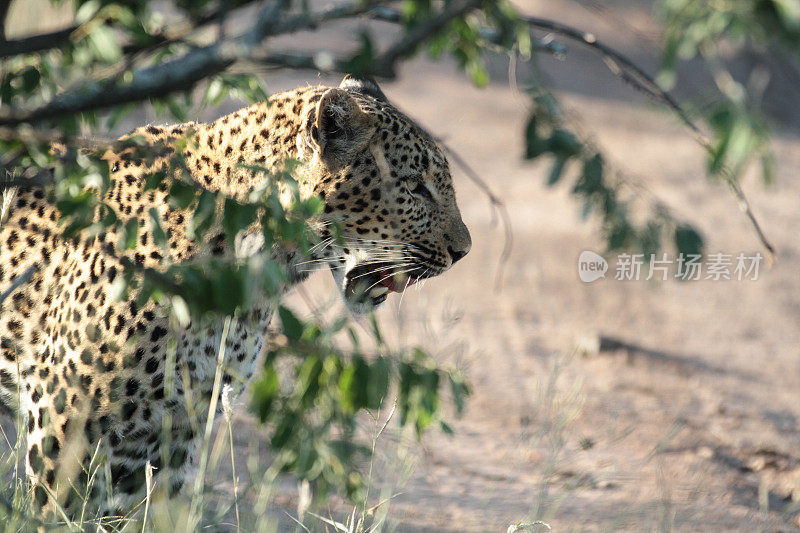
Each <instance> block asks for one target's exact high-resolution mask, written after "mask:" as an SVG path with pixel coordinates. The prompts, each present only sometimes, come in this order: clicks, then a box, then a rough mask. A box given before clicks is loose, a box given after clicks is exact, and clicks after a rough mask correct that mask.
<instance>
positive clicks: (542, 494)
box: [287, 0, 800, 532]
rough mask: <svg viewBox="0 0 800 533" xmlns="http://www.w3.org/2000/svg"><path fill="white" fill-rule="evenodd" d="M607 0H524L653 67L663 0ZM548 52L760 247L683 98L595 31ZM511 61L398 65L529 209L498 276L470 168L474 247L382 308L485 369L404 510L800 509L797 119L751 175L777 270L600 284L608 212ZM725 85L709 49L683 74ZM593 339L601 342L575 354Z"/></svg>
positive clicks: (450, 130)
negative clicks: (747, 276)
mask: <svg viewBox="0 0 800 533" xmlns="http://www.w3.org/2000/svg"><path fill="white" fill-rule="evenodd" d="M605 4H606V5H609V6H612V7H614V9H615V10H614V11H613V15H614V16H612V17H605V16H599V15H598V13H597V12H593V11H590V10H587V9H584V8H582V7H581V6H580V5H578V4H577V3H575V2H568V1H551V2H544V1H541V2H537V1H534V0H527V1H525V2H520V3H519V4H518V5H519V6H520V7H521V8H522V9H523V10H524V11H526V12H528V13H536V14H541V15H543V16H550V17H553V18H557V19H559V20H562V21H564V22H568V23H571V24H575V25H578V26H580V27H583V28H586V29H591V30H592V31H593V32H595V33H596V34H597V35H598V37H600V38H601V39H604V40H606V41H607V42H609V43H610V44H612V45H614V46H615V47H618V48H619V49H621V50H623V51H625V52H626V53H628V54H630V55H631V56H632V57H634V58H636V59H637V61H639V62H641V63H642V64H643V65H644V66H646V67H649V68H650V69H651V71H653V70H654V68H655V66H657V64H658V60H657V57H658V56H657V53H656V48H655V43H656V41H655V40H654V38H655V36H656V35H657V30H658V28H657V26H655V23H654V22H653V20H652V17H651V15H650V12H649V10H648V9H646V7H642V6H641V4H642V3H641V2H606V3H605ZM542 63H543V66H544V68H545V70H546V72H547V73H548V75H549V77H550V78H551V79H552V80H553V84H554V86H555V87H556V88H560V89H561V93H560V94H561V96H562V97H563V99H564V102H565V103H566V104H567V106H568V107H569V108H570V109H571V110H572V111H574V112H575V113H576V115H577V116H579V117H580V118H581V122H582V126H583V128H584V130H585V131H587V132H590V134H591V135H592V137H593V139H594V141H595V142H597V143H598V144H599V145H600V146H601V147H602V148H603V149H604V150H606V151H607V153H608V154H609V155H610V157H611V160H612V161H613V162H614V164H615V165H616V166H617V167H618V168H619V169H620V170H622V171H623V172H624V173H625V174H626V175H627V176H628V177H629V178H630V179H631V180H633V181H634V182H637V183H640V184H643V185H644V186H646V187H647V188H648V189H649V190H650V191H652V192H654V193H655V194H656V195H657V196H658V197H659V198H661V199H662V200H664V201H665V202H666V203H667V204H668V205H669V206H670V208H671V209H672V210H673V212H674V213H675V214H676V215H677V216H678V217H680V218H683V219H686V220H689V221H691V222H692V223H693V224H695V225H696V226H697V227H699V228H700V229H701V230H702V231H703V232H704V235H705V238H706V241H707V249H708V251H709V252H711V253H716V252H721V253H728V254H734V255H735V254H738V253H740V252H743V253H745V254H748V255H751V254H753V253H755V252H757V251H759V250H760V248H759V245H758V243H757V241H756V239H755V237H754V234H753V232H752V230H751V228H750V227H749V225H748V223H747V221H746V219H745V217H744V216H743V215H742V213H741V212H740V211H739V210H738V208H737V205H736V203H735V201H734V200H733V198H732V197H731V196H730V195H729V194H728V193H727V191H726V189H725V188H723V187H721V186H719V185H717V184H713V183H711V182H709V181H708V180H707V179H706V178H705V176H704V171H703V158H702V154H701V150H700V149H699V148H698V146H697V145H696V144H694V142H693V141H692V139H691V137H690V136H689V135H688V134H687V132H686V131H685V130H684V129H682V128H681V127H680V126H678V125H677V124H676V122H675V121H674V120H673V119H672V118H670V117H669V116H668V115H667V114H666V113H664V112H663V111H662V110H660V109H656V108H654V107H653V106H652V105H651V104H650V103H649V102H647V101H645V100H643V99H642V98H641V97H640V96H639V95H637V94H636V93H635V92H633V91H632V90H631V89H629V88H628V87H626V86H624V85H623V84H621V83H620V82H619V81H617V80H616V79H615V78H613V77H612V76H611V75H609V74H608V73H607V71H606V70H605V68H604V66H603V64H602V62H601V60H600V59H598V58H596V57H594V56H592V55H591V54H589V53H585V52H583V51H581V50H579V49H577V48H576V47H575V46H570V51H569V53H568V55H567V59H566V61H561V62H559V61H556V60H554V59H550V58H545V59H543V60H542ZM494 70H495V74H497V76H496V77H495V80H496V81H495V82H494V83H492V84H491V85H490V86H489V87H487V88H485V89H483V90H479V89H476V88H474V87H472V86H470V85H469V84H468V83H466V82H465V81H464V78H463V76H461V75H459V74H458V73H457V72H456V71H455V69H454V68H453V67H452V66H450V65H449V64H448V63H447V62H444V63H435V64H434V63H431V62H429V61H427V60H424V59H422V60H417V61H414V62H412V63H411V64H409V65H407V66H405V67H404V69H403V71H402V77H401V78H400V80H399V81H397V82H396V83H387V84H385V85H384V90H385V92H386V93H387V95H388V96H389V98H390V99H391V100H393V101H394V102H395V103H396V104H397V105H399V106H400V107H401V108H403V109H405V110H406V111H407V112H409V113H410V114H411V115H412V116H414V117H415V118H417V119H418V120H419V121H420V122H421V123H422V124H423V125H424V126H426V127H427V128H428V129H430V131H432V132H434V133H435V134H436V135H439V136H442V137H444V138H446V139H447V141H448V142H449V143H450V145H451V146H452V147H453V148H455V149H456V150H457V151H458V152H460V153H461V154H462V155H464V156H465V157H466V158H467V159H468V160H469V162H470V164H472V165H473V166H474V167H475V169H476V170H477V171H478V172H479V173H480V174H481V176H483V178H484V179H485V180H486V181H487V182H488V183H489V184H490V185H491V187H492V188H493V190H494V191H495V192H496V193H497V194H498V195H499V196H500V197H501V198H503V200H504V201H505V203H506V205H507V207H508V210H509V212H510V215H511V219H512V224H513V230H514V247H513V251H512V253H511V257H510V259H509V261H508V263H507V265H506V267H505V270H504V273H505V275H504V282H503V284H502V286H501V287H499V288H495V286H494V280H495V276H496V273H497V259H498V256H499V253H500V251H501V249H502V245H503V236H502V232H501V230H500V228H499V227H498V226H497V225H496V224H493V217H492V213H491V210H490V208H489V207H488V204H487V202H486V200H485V198H484V197H483V196H482V195H481V193H480V192H479V191H478V190H477V189H476V187H475V186H474V185H473V184H471V183H470V182H469V181H468V180H467V179H466V178H465V177H464V176H463V174H461V173H459V172H456V174H455V181H456V187H457V190H458V198H459V202H460V205H461V208H462V212H463V215H464V220H465V222H466V223H467V225H468V226H469V228H470V230H471V232H472V235H473V241H474V244H473V248H472V252H471V253H470V254H469V255H468V256H467V257H466V258H465V259H464V260H463V261H462V262H460V263H459V264H458V265H456V266H455V267H454V268H453V270H452V271H451V272H450V273H448V274H447V275H445V276H443V277H442V278H441V279H437V280H434V281H431V282H429V283H428V284H427V285H426V286H425V287H424V289H423V290H421V291H410V292H409V294H407V295H406V296H405V297H404V299H403V303H402V307H401V308H400V310H398V298H397V297H394V300H392V301H390V302H389V303H388V304H387V305H386V306H385V309H382V310H381V311H380V312H379V317H380V319H381V322H382V325H383V327H384V329H386V330H389V331H393V332H396V336H397V338H401V339H403V342H406V343H421V344H422V345H424V346H426V347H428V348H429V349H430V350H431V351H433V352H434V353H440V354H441V357H442V359H443V360H445V361H447V362H451V363H452V362H456V361H458V362H460V364H461V365H463V366H466V367H467V368H468V372H469V376H470V379H471V382H472V385H473V391H474V394H473V395H472V397H471V399H470V401H469V403H468V406H467V410H466V413H465V414H464V416H463V417H462V418H461V419H460V420H455V421H453V423H452V426H453V428H454V430H455V436H454V437H447V436H444V435H441V434H437V433H436V432H434V433H432V434H429V435H428V436H427V437H426V438H425V439H424V441H423V450H422V453H421V454H419V456H418V458H417V460H416V461H415V463H414V464H415V469H414V470H413V474H412V475H411V477H410V480H409V481H408V482H407V483H406V484H404V485H403V484H400V483H399V482H398V485H399V487H398V488H397V490H399V491H403V494H402V495H400V496H398V497H396V498H395V499H394V500H393V501H392V504H391V509H390V513H389V514H390V517H391V519H392V521H393V522H394V523H395V524H396V526H397V530H398V531H454V532H455V531H476V532H478V531H506V529H507V527H508V526H509V525H510V524H513V523H518V522H531V521H534V520H543V521H544V522H546V523H547V524H549V525H550V526H551V527H552V528H553V530H554V531H575V530H577V531H584V530H586V531H606V530H626V531H649V530H675V531H728V530H742V531H752V530H759V529H763V530H768V531H789V530H797V529H800V522H798V506H797V505H793V504H792V501H791V498H792V495H793V496H794V498H795V499H800V454H798V449H800V448H799V447H798V445H799V444H800V390H798V385H797V384H798V378H800V328H799V327H798V326H800V274H798V267H797V265H798V258H799V257H800V244H798V241H797V232H798V230H800V209H798V207H800V202H799V201H798V200H800V196H799V195H800V183H798V181H797V179H796V169H797V168H798V165H799V164H800V142H798V139H797V137H796V135H795V133H794V131H796V130H792V129H791V127H782V129H780V132H781V133H779V134H778V135H777V138H776V141H775V152H776V158H777V180H776V183H775V185H774V186H772V187H771V188H766V189H765V188H764V187H762V186H761V185H760V183H759V182H758V180H757V179H756V177H755V176H749V177H748V178H746V180H745V182H744V187H745V189H746V190H747V192H748V194H749V195H750V198H751V201H752V203H753V205H754V208H755V209H756V211H757V212H758V213H759V215H760V217H761V219H762V222H763V225H764V227H765V229H766V231H767V232H768V234H769V237H770V238H771V239H772V240H773V241H774V244H775V245H776V247H777V250H778V254H777V262H776V263H775V265H774V266H772V267H771V268H762V270H761V271H760V275H759V279H758V280H757V281H735V280H731V281H710V280H709V281H696V282H684V283H682V282H677V281H672V280H670V281H666V282H660V283H648V282H646V281H638V282H636V281H628V282H623V281H616V280H614V279H613V266H612V271H610V272H609V274H610V276H609V277H608V278H607V279H604V280H599V281H597V282H594V283H591V284H586V283H582V282H581V281H580V280H579V278H578V274H577V258H578V255H579V254H580V252H581V251H583V250H596V251H601V250H602V240H601V239H600V237H599V235H598V232H597V226H596V224H595V222H594V221H593V220H589V221H583V220H582V219H581V217H580V209H579V206H578V205H577V204H576V202H574V201H573V200H572V199H571V198H570V197H569V195H568V187H566V186H561V187H556V188H554V189H548V188H547V187H545V186H544V185H543V182H544V177H545V175H546V174H545V173H546V171H547V169H548V167H547V165H546V164H526V163H524V162H521V161H520V154H521V151H522V141H521V132H522V128H523V124H524V119H525V115H526V113H525V111H526V98H525V97H524V95H519V94H518V93H515V91H514V90H513V89H512V88H511V87H510V86H509V84H508V82H507V76H506V71H505V66H504V65H503V64H500V65H499V66H498V67H497V68H496V69H494ZM301 79H302V78H296V80H297V81H300V80H301ZM305 79H306V80H308V78H305ZM292 81H295V80H292ZM322 81H329V80H328V79H323V80H322ZM331 81H332V80H331ZM312 83H313V81H312ZM287 84H288V82H287ZM707 86H708V85H707V80H705V79H704V78H703V76H701V75H697V74H696V73H694V72H691V71H688V72H686V73H684V74H683V75H682V77H681V80H680V88H679V89H678V91H677V94H678V95H683V96H684V97H685V96H689V95H695V96H696V95H697V94H698V93H699V92H702V91H704V90H705V88H706V87H707ZM781 98H782V99H784V100H781ZM786 99H788V100H789V101H791V99H794V101H795V102H796V99H797V93H796V92H793V91H792V90H789V91H779V92H778V93H777V94H776V95H775V97H774V99H771V100H770V103H771V104H775V105H777V104H776V102H781V101H785V100H786ZM782 118H784V119H785V118H787V116H786V114H784V115H782ZM328 278H329V276H328V275H327V274H318V275H317V276H316V277H315V278H314V279H313V280H312V281H311V282H310V283H309V286H308V287H307V289H308V290H309V291H311V292H313V293H315V294H317V293H319V292H324V291H328V294H330V293H331V292H330V291H332V290H333V289H332V285H331V283H330V280H329V279H328ZM601 339H602V342H601ZM576 344H578V345H581V346H588V347H590V348H591V347H592V344H595V347H596V346H597V345H598V344H599V345H600V348H601V349H600V350H599V351H598V350H589V353H588V354H586V355H572V356H570V354H571V353H573V348H574V347H575V345H576ZM379 446H380V445H379ZM386 448H387V449H389V450H390V449H391V448H392V446H391V444H387V445H386ZM386 453H387V454H391V453H392V452H391V451H387V452H386ZM389 462H390V463H391V459H389ZM394 466H395V468H397V464H395V465H394ZM387 478H390V479H395V481H397V478H393V477H392V475H389V474H387ZM543 527H544V526H536V528H535V530H543Z"/></svg>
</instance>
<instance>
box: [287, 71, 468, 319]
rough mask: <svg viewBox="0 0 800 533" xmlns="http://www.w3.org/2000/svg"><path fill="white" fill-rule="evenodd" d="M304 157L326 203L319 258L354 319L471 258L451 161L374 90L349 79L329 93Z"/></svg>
mask: <svg viewBox="0 0 800 533" xmlns="http://www.w3.org/2000/svg"><path fill="white" fill-rule="evenodd" d="M298 149H299V153H300V155H301V158H302V159H305V160H306V161H307V162H308V165H307V167H306V173H307V176H308V181H307V183H309V184H310V185H309V187H310V188H311V189H312V190H313V192H315V193H316V194H318V195H319V196H320V197H321V198H322V199H323V200H324V203H325V208H324V214H323V221H324V224H325V226H324V227H323V228H322V229H321V230H320V237H321V239H322V240H321V242H320V243H319V244H318V245H317V246H316V247H315V249H314V250H313V251H314V254H315V256H316V257H317V258H318V259H324V260H325V261H326V262H327V263H328V264H329V265H330V268H331V271H332V272H333V275H334V278H335V279H336V281H337V284H338V285H339V288H340V289H341V291H342V294H343V295H344V298H345V300H346V302H347V303H348V305H349V307H350V308H351V309H352V310H354V311H355V312H365V311H367V310H370V309H372V308H374V307H376V306H378V305H380V304H381V303H383V302H384V301H385V300H386V298H387V296H388V294H389V293H391V292H402V291H403V290H405V289H406V288H408V287H410V286H411V285H413V284H415V283H417V282H419V281H420V280H424V279H426V278H431V277H434V276H438V275H439V274H441V273H443V272H445V271H446V270H447V269H449V268H450V267H451V266H452V265H453V264H454V263H455V262H456V261H458V260H459V259H461V258H463V257H464V256H465V255H466V254H467V252H469V249H470V246H471V244H472V241H471V238H470V235H469V231H468V230H467V227H466V226H465V225H464V222H463V221H462V220H461V213H460V212H459V209H458V205H457V204H456V197H455V191H454V190H453V182H452V178H451V176H450V169H449V166H448V163H447V158H446V157H445V155H444V153H442V150H441V149H440V148H439V146H437V144H436V142H435V141H434V139H433V138H432V137H431V136H430V135H429V134H428V133H426V132H425V131H424V130H423V129H422V128H421V127H419V126H418V125H417V124H415V123H414V121H412V120H411V119H410V118H408V117H407V116H405V115H404V114H402V113H401V112H400V111H398V110H397V109H396V108H395V107H394V106H392V105H391V104H390V103H389V102H388V100H387V99H386V96H385V95H384V94H383V92H382V91H381V90H380V88H379V87H378V86H377V84H376V83H375V82H374V81H372V80H365V79H355V78H349V77H348V78H345V80H344V81H343V82H342V84H341V85H340V86H339V87H338V88H330V89H327V90H324V92H321V93H320V95H319V98H318V100H317V101H316V103H315V105H314V106H313V107H311V108H310V109H309V110H308V111H307V113H306V116H305V117H304V119H303V122H302V127H301V131H300V135H299V136H298ZM334 221H335V222H336V224H333V222H334ZM334 227H335V228H338V229H340V230H341V235H336V234H335V233H336V232H335V231H334V229H333V228H334Z"/></svg>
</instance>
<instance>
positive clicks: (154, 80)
mask: <svg viewBox="0 0 800 533" xmlns="http://www.w3.org/2000/svg"><path fill="white" fill-rule="evenodd" d="M471 1H473V2H475V1H477V0H471ZM372 7H374V3H372V4H362V3H350V4H346V5H343V6H338V7H333V8H329V9H326V10H323V11H320V12H317V13H312V14H308V15H306V14H303V15H295V16H291V17H283V16H282V15H281V11H280V10H281V3H280V2H276V3H274V4H272V5H271V6H269V7H266V8H264V9H263V10H262V11H261V13H260V14H259V17H258V20H257V21H256V23H255V24H254V25H253V27H252V28H250V29H249V30H248V31H246V32H244V33H242V34H240V35H239V36H237V37H234V38H230V39H225V40H222V41H219V42H216V43H214V44H211V45H208V46H203V47H199V48H196V49H194V50H191V51H189V52H187V53H186V54H184V55H183V56H181V57H178V58H176V59H173V60H170V61H167V62H165V63H161V64H159V65H156V66H153V67H149V68H144V69H140V70H137V71H134V72H133V73H132V76H131V81H130V83H128V84H127V85H118V84H117V82H116V80H114V79H106V80H100V81H95V82H92V83H90V84H89V85H88V86H85V87H84V88H83V89H77V90H73V91H68V92H66V93H63V94H61V95H59V96H58V97H56V98H55V99H54V100H53V101H51V102H50V103H48V104H45V105H44V106H42V107H39V108H37V109H34V110H31V111H27V112H19V111H9V110H0V125H5V126H16V125H18V124H22V123H31V122H37V121H41V120H44V119H53V118H58V117H63V116H67V115H72V114H76V113H81V112H84V111H89V110H100V109H106V108H109V107H112V106H116V105H120V104H127V103H132V102H140V101H143V100H148V99H151V98H159V97H163V96H166V95H168V94H171V93H174V92H178V91H185V90H189V89H191V88H192V87H194V85H196V84H197V83H198V82H200V81H201V80H203V79H205V78H207V77H209V76H212V75H214V74H217V73H219V72H222V71H224V70H225V69H226V68H228V67H229V66H230V65H231V64H233V63H234V62H236V61H237V60H240V59H246V58H247V57H249V56H251V55H252V54H253V52H254V50H255V48H256V47H257V46H258V45H259V44H260V43H261V42H262V41H263V40H264V39H266V38H268V37H274V36H278V35H283V34H287V33H293V32H296V31H299V30H303V29H311V28H314V27H316V26H317V25H318V24H320V23H321V22H327V21H331V20H336V19H341V18H349V17H353V16H357V15H360V14H361V13H364V12H365V11H367V10H368V9H370V8H372Z"/></svg>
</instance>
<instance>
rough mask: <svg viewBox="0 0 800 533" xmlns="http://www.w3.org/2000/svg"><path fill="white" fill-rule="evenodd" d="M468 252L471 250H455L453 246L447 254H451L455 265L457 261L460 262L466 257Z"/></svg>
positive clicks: (449, 247)
mask: <svg viewBox="0 0 800 533" xmlns="http://www.w3.org/2000/svg"><path fill="white" fill-rule="evenodd" d="M468 251H469V249H467V250H453V247H452V246H448V247H447V253H449V254H450V259H452V260H453V263H455V262H456V261H458V260H459V259H461V258H462V257H464V256H465V255H467V252H468Z"/></svg>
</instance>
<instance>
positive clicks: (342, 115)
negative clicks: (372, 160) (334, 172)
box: [307, 88, 377, 169]
mask: <svg viewBox="0 0 800 533" xmlns="http://www.w3.org/2000/svg"><path fill="white" fill-rule="evenodd" d="M307 124H308V126H307V127H308V131H307V134H308V136H309V137H310V140H311V141H312V143H313V145H314V151H315V152H316V153H317V154H318V155H319V158H320V159H321V160H322V161H323V162H324V163H325V164H326V165H327V166H328V167H330V168H332V169H335V168H338V167H340V166H341V165H343V164H345V163H346V162H347V161H348V160H349V159H350V156H351V155H352V154H354V153H357V152H360V151H362V150H363V148H364V146H365V145H366V143H367V142H369V140H370V139H371V138H372V136H373V135H374V134H375V131H376V129H377V128H376V125H375V120H374V119H373V118H372V117H370V116H369V115H367V114H366V113H364V112H363V111H362V110H361V107H359V105H358V102H356V101H355V98H353V96H352V95H351V94H350V93H348V92H347V91H345V90H343V89H338V88H337V89H328V90H327V91H326V92H325V94H323V95H322V98H320V100H319V103H318V104H317V107H316V109H315V110H314V116H313V117H309V121H308V122H307Z"/></svg>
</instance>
